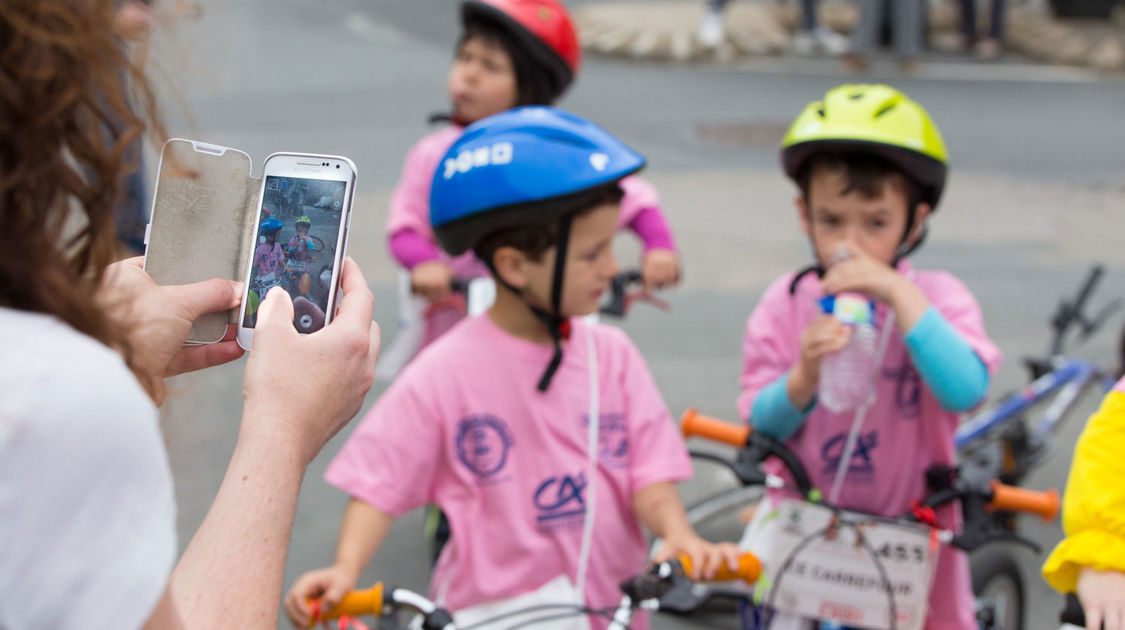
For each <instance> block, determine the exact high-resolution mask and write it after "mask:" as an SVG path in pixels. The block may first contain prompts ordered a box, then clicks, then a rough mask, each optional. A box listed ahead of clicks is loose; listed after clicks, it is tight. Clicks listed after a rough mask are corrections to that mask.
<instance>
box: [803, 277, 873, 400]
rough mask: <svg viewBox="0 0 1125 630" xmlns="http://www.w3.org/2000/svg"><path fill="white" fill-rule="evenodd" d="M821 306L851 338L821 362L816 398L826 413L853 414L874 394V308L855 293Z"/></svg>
mask: <svg viewBox="0 0 1125 630" xmlns="http://www.w3.org/2000/svg"><path fill="white" fill-rule="evenodd" d="M820 304H821V308H823V309H824V312H825V313H828V314H829V315H833V316H835V317H836V318H837V319H839V320H840V322H842V323H843V324H844V325H846V326H849V327H851V329H852V335H851V338H850V339H849V340H848V345H846V346H844V348H843V349H842V350H839V351H837V352H833V353H832V354H829V355H827V356H825V357H824V358H823V359H822V360H821V362H820V386H819V391H818V393H817V396H818V399H819V402H820V404H822V405H824V406H825V408H827V409H828V410H829V411H833V412H836V413H841V412H845V411H853V410H855V409H857V408H859V406H860V405H862V404H863V403H864V402H866V401H867V399H868V398H870V397H871V396H873V395H874V393H875V343H876V339H875V337H876V335H875V305H874V304H872V303H871V300H869V299H868V298H867V297H866V296H864V295H861V294H858V293H840V294H838V295H830V296H828V297H826V298H823V299H822V300H821V301H820Z"/></svg>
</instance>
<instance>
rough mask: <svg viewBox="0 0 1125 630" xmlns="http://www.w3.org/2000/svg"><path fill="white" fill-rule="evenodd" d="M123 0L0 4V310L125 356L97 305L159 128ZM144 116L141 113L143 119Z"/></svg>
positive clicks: (8, 0)
mask: <svg viewBox="0 0 1125 630" xmlns="http://www.w3.org/2000/svg"><path fill="white" fill-rule="evenodd" d="M116 9H117V3H116V2H115V1H114V0H0V222H2V224H3V226H4V234H3V236H2V237H0V238H2V239H3V245H2V247H3V250H4V259H3V263H2V264H0V306H4V307H9V308H13V309H19V310H24V311H32V312H37V313H46V314H50V315H54V316H55V317H57V318H59V319H60V320H62V321H63V322H65V323H66V324H68V325H70V326H71V327H72V328H74V329H75V330H77V331H79V332H82V333H84V334H86V335H89V336H90V337H93V338H94V339H97V340H98V341H101V342H102V343H104V344H106V345H108V346H110V347H113V348H116V349H118V350H121V351H122V352H123V353H124V354H125V356H126V360H128V358H129V352H128V347H127V344H126V343H125V340H124V335H123V332H122V331H120V330H119V329H118V328H117V326H116V325H115V324H114V322H113V321H112V320H111V319H110V318H109V317H108V316H107V315H106V313H105V311H104V310H103V308H102V307H101V306H99V304H98V302H97V300H96V291H97V288H98V286H99V283H100V282H101V280H102V275H103V273H104V271H105V268H106V266H107V265H108V264H110V263H111V262H113V261H114V260H115V259H116V258H117V257H118V254H119V250H118V245H117V240H116V238H115V231H114V227H115V226H114V219H113V206H114V203H115V201H116V199H117V196H118V192H119V189H120V187H121V184H122V182H123V180H124V177H125V176H126V175H127V174H128V173H129V172H130V170H131V169H132V168H134V167H135V161H136V159H137V155H136V153H137V152H136V151H135V150H133V151H130V146H132V145H135V144H136V142H137V141H138V139H139V138H141V137H142V136H143V135H144V132H145V129H146V124H145V121H148V122H149V123H150V126H149V128H151V129H155V130H160V125H159V121H158V119H157V116H156V110H155V101H154V98H153V95H152V91H151V89H150V87H149V84H148V82H147V80H146V78H145V75H144V72H143V69H142V68H141V67H140V65H139V64H138V63H134V62H133V61H132V60H130V58H129V55H128V50H127V49H126V47H125V43H124V42H123V41H122V40H121V39H120V38H119V37H118V35H117V34H116V33H115V30H114V16H115V11H116ZM136 112H140V113H141V114H142V115H138V114H137V113H136Z"/></svg>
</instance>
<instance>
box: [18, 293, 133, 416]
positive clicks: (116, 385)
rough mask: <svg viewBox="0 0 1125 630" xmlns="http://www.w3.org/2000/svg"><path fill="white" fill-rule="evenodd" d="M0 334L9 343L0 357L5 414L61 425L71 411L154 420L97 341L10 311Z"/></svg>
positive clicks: (128, 377) (116, 358)
mask: <svg viewBox="0 0 1125 630" xmlns="http://www.w3.org/2000/svg"><path fill="white" fill-rule="evenodd" d="M0 330H4V331H5V332H6V337H7V340H6V341H5V345H6V349H5V350H6V351H5V352H3V353H2V354H0V357H2V358H0V382H2V383H3V384H4V388H3V390H2V391H3V392H4V393H3V394H2V395H0V398H2V399H3V400H4V403H5V406H6V408H7V411H9V412H15V411H18V410H20V409H25V410H35V412H34V413H35V415H42V414H46V415H49V416H51V417H55V418H56V419H59V420H65V419H66V418H67V417H69V415H68V414H69V413H71V412H74V411H82V412H84V413H82V414H81V415H82V416H86V417H88V416H89V415H90V414H100V413H106V414H108V415H113V414H116V413H130V414H135V413H138V412H139V413H143V414H144V415H146V416H149V417H152V418H155V408H154V406H153V404H152V401H151V400H150V399H149V398H148V396H147V395H146V394H145V393H144V390H143V389H142V388H141V386H140V383H139V382H138V381H137V379H136V377H135V376H134V375H133V373H132V372H131V371H130V370H129V368H128V367H127V366H126V365H125V361H124V359H123V358H122V357H121V355H120V354H118V353H117V352H116V351H114V350H113V349H111V348H109V347H107V346H106V345H104V344H102V343H101V342H99V341H97V340H96V339H93V338H92V337H89V336H87V335H85V334H82V333H81V332H78V331H77V330H75V329H73V328H71V327H70V326H68V325H67V324H65V323H63V322H62V321H60V320H59V319H57V318H55V317H53V316H50V315H45V314H42V313H31V312H27V311H20V310H15V309H10V308H0ZM44 421H45V420H44Z"/></svg>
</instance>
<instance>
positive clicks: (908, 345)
mask: <svg viewBox="0 0 1125 630" xmlns="http://www.w3.org/2000/svg"><path fill="white" fill-rule="evenodd" d="M781 162H782V166H783V168H784V170H785V173H786V174H787V175H788V176H789V177H790V178H791V179H792V180H793V181H794V182H795V183H796V184H797V187H798V188H799V194H798V195H797V197H796V198H795V200H794V205H795V206H796V210H797V219H798V221H799V225H800V227H801V229H802V231H803V232H804V233H805V234H806V235H807V236H808V238H809V241H810V243H811V245H812V250H813V254H814V263H813V265H811V266H810V267H809V268H808V269H806V270H804V271H800V272H794V273H789V274H786V275H785V276H783V277H781V278H779V279H778V280H777V281H775V282H774V283H773V284H772V285H771V286H770V287H769V288H768V289H766V291H765V293H764V295H763V296H762V298H761V300H760V301H759V303H758V305H757V306H756V307H755V309H754V312H753V313H752V314H751V316H750V318H749V321H748V322H747V326H746V335H745V340H744V345H743V359H744V362H743V369H742V378H741V389H742V394H741V396H740V397H739V400H738V408H739V414H740V416H741V417H742V418H745V419H747V421H748V422H749V423H750V424H752V425H753V426H754V427H755V429H756V430H758V431H760V432H764V433H766V434H768V435H771V436H773V437H775V438H777V439H780V440H784V441H786V443H787V445H788V446H789V448H791V449H792V450H793V451H794V452H795V453H796V454H797V455H798V456H799V457H800V458H801V460H802V461H803V462H804V464H805V466H806V467H807V468H808V469H809V473H810V476H811V477H812V482H813V484H814V485H815V486H817V487H820V488H824V489H829V488H831V492H830V496H829V497H828V498H829V500H830V502H832V503H835V504H837V505H840V506H842V507H845V508H852V509H857V510H861V511H864V512H869V513H875V514H881V515H888V516H889V515H896V514H902V513H904V512H906V511H907V510H908V509H909V507H910V505H911V503H912V501H914V500H916V499H919V498H921V497H923V496H924V495H925V494H926V493H927V489H926V485H925V471H926V469H928V468H930V467H931V466H933V465H942V464H944V465H950V464H952V463H953V461H954V446H953V433H954V430H955V429H956V427H957V425H958V423H959V420H960V415H961V413H962V412H964V411H966V410H968V409H971V408H973V407H974V406H976V405H977V404H978V403H980V402H981V401H982V400H983V399H984V396H985V393H986V392H987V390H988V384H989V380H990V377H991V374H992V373H993V372H994V371H995V369H996V366H997V364H998V363H999V361H1000V353H999V351H998V350H997V348H996V346H995V345H994V344H993V343H992V342H991V341H990V340H989V338H988V336H987V335H986V333H985V330H984V324H983V321H982V318H981V313H980V309H979V307H978V306H977V302H976V300H975V298H974V297H973V295H972V293H971V292H970V291H969V290H968V289H967V288H966V287H965V286H964V285H963V284H962V283H961V282H960V281H958V280H957V279H956V278H954V277H953V276H952V275H951V274H949V273H947V272H944V271H922V270H915V269H914V268H913V267H912V266H911V265H910V263H909V262H908V261H907V260H906V257H907V255H908V254H909V253H910V252H911V251H913V250H914V249H916V248H917V247H918V246H919V244H921V242H922V239H923V238H924V236H925V234H926V222H927V219H928V218H929V216H930V215H932V214H933V212H934V210H935V208H936V207H937V204H938V202H939V201H940V199H941V195H942V192H943V189H944V186H945V180H946V176H947V173H948V170H949V159H948V156H947V153H946V149H945V144H944V143H943V141H942V138H941V134H940V132H939V131H938V129H937V126H936V125H935V124H934V122H933V120H931V118H930V116H929V114H927V112H926V110H925V109H924V108H922V106H921V105H919V104H918V103H916V102H914V101H912V100H911V99H910V98H908V97H907V96H906V95H905V94H903V93H902V92H900V91H898V90H896V89H894V88H892V87H889V86H885V85H844V86H840V87H837V88H834V89H832V90H829V91H828V93H827V94H825V95H824V97H823V98H822V99H821V100H818V101H816V102H813V103H811V104H809V105H808V106H807V107H806V108H805V109H804V110H803V111H802V112H801V113H800V114H799V115H798V116H797V118H796V120H794V122H793V125H792V127H791V128H790V129H789V133H788V134H787V135H786V136H785V139H784V141H783V142H782V146H781ZM841 293H852V294H860V295H861V296H863V297H865V298H866V299H868V300H870V301H872V302H873V303H874V310H873V313H874V317H873V318H872V320H873V322H874V325H875V329H876V335H877V337H876V338H877V339H878V343H877V344H875V346H874V347H875V350H874V351H873V353H872V365H873V366H874V369H873V370H872V373H871V375H870V381H871V383H870V390H871V392H872V394H873V395H871V396H869V397H868V398H867V401H866V402H864V403H862V404H859V406H858V408H855V409H849V410H846V411H832V410H830V409H828V408H827V405H825V404H819V403H818V389H819V386H820V375H821V361H822V359H824V358H825V357H826V356H828V355H831V354H833V353H836V352H839V351H840V350H842V349H843V348H845V346H847V345H848V343H849V339H850V337H851V335H852V327H851V326H849V325H847V324H844V323H842V322H841V321H840V320H839V319H837V317H835V316H833V315H830V314H827V313H825V310H824V308H826V307H822V306H821V305H822V304H826V305H827V304H828V303H830V301H826V300H823V298H825V297H826V296H833V295H837V294H841ZM860 378H863V376H862V375H860ZM938 520H939V522H940V524H941V525H942V526H943V527H947V528H951V529H956V528H957V527H958V525H959V523H958V522H957V513H956V512H955V511H954V509H953V507H952V506H949V507H948V508H947V509H945V510H941V511H939V512H938ZM969 627H975V620H974V611H973V606H972V593H971V586H970V578H969V570H968V561H967V558H966V557H965V554H964V553H962V552H960V551H955V550H954V549H952V548H949V547H948V546H946V547H944V548H943V549H942V551H941V552H940V554H939V558H938V565H937V571H936V574H935V577H934V583H933V588H932V590H931V594H930V611H929V614H928V617H927V620H926V628H928V629H930V630H934V629H948V630H953V629H957V630H963V629H964V628H969Z"/></svg>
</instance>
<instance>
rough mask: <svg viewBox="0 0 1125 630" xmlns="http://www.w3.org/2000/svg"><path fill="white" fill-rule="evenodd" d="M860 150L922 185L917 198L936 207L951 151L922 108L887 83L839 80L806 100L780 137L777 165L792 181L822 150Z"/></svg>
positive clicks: (942, 187) (829, 151)
mask: <svg viewBox="0 0 1125 630" xmlns="http://www.w3.org/2000/svg"><path fill="white" fill-rule="evenodd" d="M838 152H849V153H851V152H864V153H870V154H874V155H878V156H881V157H883V158H885V159H887V160H889V161H890V162H891V163H892V164H894V165H896V166H897V167H898V168H900V169H902V171H903V172H904V173H906V175H908V176H909V177H910V178H911V179H913V180H914V181H915V182H916V183H917V184H918V186H919V187H920V190H919V193H920V196H919V199H918V201H924V202H926V203H928V204H930V206H932V207H935V208H936V207H937V203H938V200H939V199H941V193H942V190H943V189H944V188H945V178H946V175H947V174H948V172H949V156H948V154H947V153H946V150H945V142H943V141H942V139H941V132H939V131H938V128H937V125H935V124H934V121H933V120H932V119H931V118H930V115H929V114H927V113H926V110H925V109H923V108H922V106H921V105H919V104H918V103H916V102H915V101H912V100H910V98H909V97H908V96H906V94H903V93H902V92H900V91H898V90H896V89H895V88H893V87H890V86H888V85H841V86H839V87H835V88H832V89H831V90H829V91H828V93H827V94H825V95H824V98H823V100H820V101H814V102H812V103H809V105H808V106H807V107H805V109H804V111H802V112H801V113H800V114H799V115H798V116H797V119H796V120H794V121H793V124H792V125H791V126H790V127H789V132H788V133H787V134H785V139H784V140H782V141H781V165H782V167H783V168H784V169H785V173H786V174H787V175H789V177H790V178H793V179H794V180H795V179H796V178H797V174H798V173H799V172H800V170H801V167H802V166H803V165H804V164H805V163H806V162H807V161H808V160H809V158H811V157H812V156H814V155H816V154H820V153H838Z"/></svg>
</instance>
